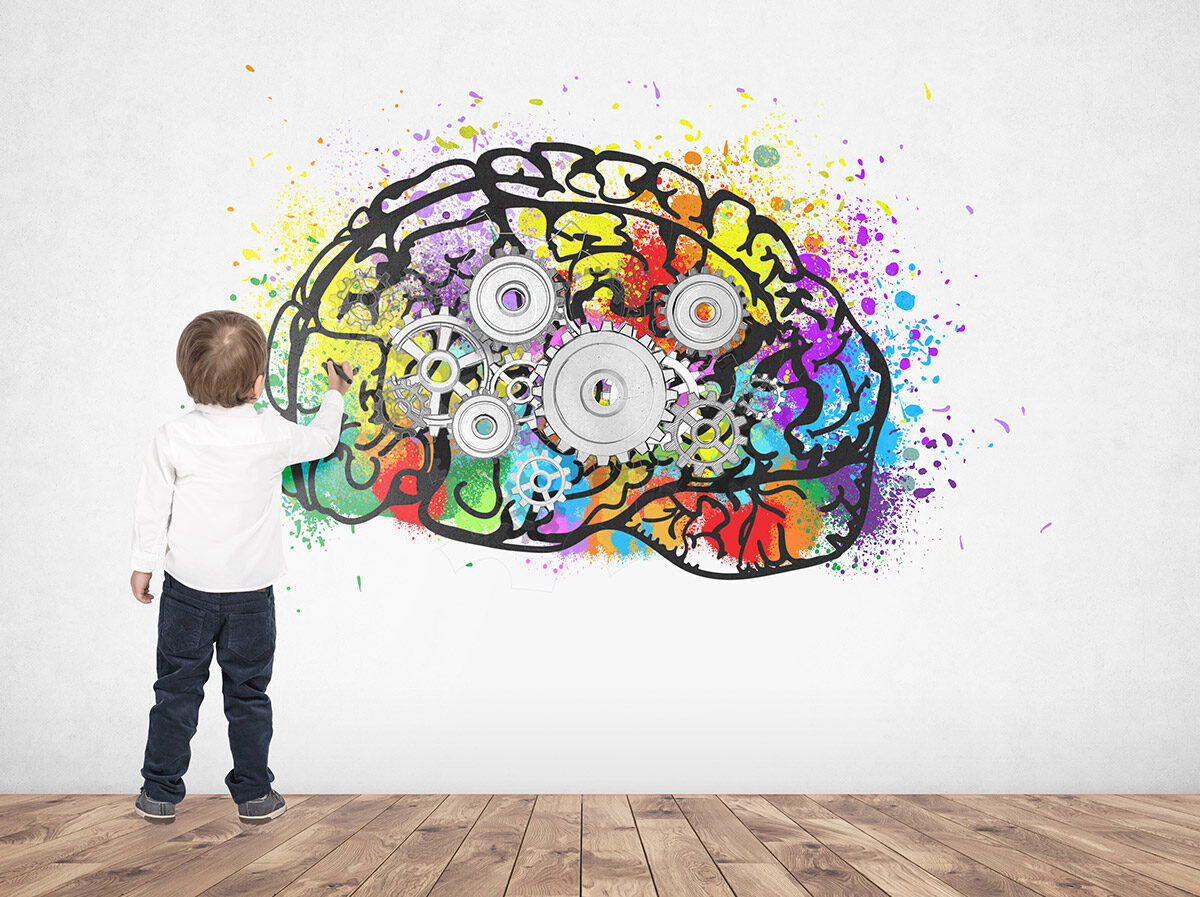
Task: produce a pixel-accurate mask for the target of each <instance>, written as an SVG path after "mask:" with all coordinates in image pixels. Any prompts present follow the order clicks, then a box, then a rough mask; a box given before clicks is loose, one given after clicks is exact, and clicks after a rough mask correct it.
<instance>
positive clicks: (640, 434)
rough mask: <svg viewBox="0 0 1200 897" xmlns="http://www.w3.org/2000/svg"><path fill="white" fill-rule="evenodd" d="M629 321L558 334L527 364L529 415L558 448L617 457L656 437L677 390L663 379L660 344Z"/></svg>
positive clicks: (646, 446)
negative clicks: (532, 401) (533, 410)
mask: <svg viewBox="0 0 1200 897" xmlns="http://www.w3.org/2000/svg"><path fill="white" fill-rule="evenodd" d="M633 334H634V330H633V327H632V326H631V325H629V324H625V325H622V327H621V329H619V330H617V329H614V327H613V324H612V322H611V321H605V322H604V323H603V324H602V325H601V326H600V327H593V326H592V325H590V324H588V325H587V326H585V327H584V328H583V329H582V330H581V331H580V333H579V334H578V335H576V334H574V333H571V332H569V331H568V332H566V333H564V335H563V343H562V345H561V346H554V347H551V348H550V349H548V350H547V353H546V358H545V359H543V360H542V361H540V362H539V363H538V365H537V367H536V368H535V373H536V375H537V378H538V380H537V383H536V384H535V386H534V395H535V396H536V398H537V401H538V406H537V415H538V419H539V422H540V423H541V429H542V431H543V432H545V433H548V434H550V435H553V436H557V437H558V448H559V450H560V451H564V452H565V451H568V450H570V449H574V450H575V453H576V455H577V456H578V457H580V458H588V457H595V459H596V463H598V464H606V463H609V462H610V461H612V460H617V461H621V462H625V461H628V460H629V456H630V453H631V452H635V453H644V452H648V451H649V450H650V445H651V444H652V443H656V442H658V441H659V440H660V439H661V434H662V429H661V424H662V422H663V421H667V420H670V418H671V411H670V409H669V404H670V403H671V402H673V401H674V400H675V399H676V398H677V397H678V393H677V391H676V390H674V389H672V388H671V387H669V386H668V385H667V378H666V372H665V371H664V369H663V360H664V358H665V357H666V356H665V354H664V353H663V352H662V350H660V349H658V348H657V347H656V346H655V345H654V341H653V340H652V339H651V338H650V336H649V335H643V336H642V337H635V336H634V335H633Z"/></svg>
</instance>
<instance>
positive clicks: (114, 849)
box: [0, 796, 233, 897]
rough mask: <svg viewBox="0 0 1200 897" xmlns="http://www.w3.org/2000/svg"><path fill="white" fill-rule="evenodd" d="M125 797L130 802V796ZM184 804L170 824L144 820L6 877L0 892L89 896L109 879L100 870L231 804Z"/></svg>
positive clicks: (208, 800) (28, 896)
mask: <svg viewBox="0 0 1200 897" xmlns="http://www.w3.org/2000/svg"><path fill="white" fill-rule="evenodd" d="M128 800H129V802H130V804H132V800H133V799H132V798H129V799H128ZM187 804H188V809H187V812H186V813H179V814H178V816H177V818H176V820H175V822H174V823H172V824H170V825H152V824H150V823H144V824H143V825H142V826H141V827H140V828H137V829H134V830H133V831H131V832H129V833H128V834H126V835H123V836H121V837H119V838H113V839H111V840H108V841H105V842H103V843H101V844H97V845H96V846H95V847H92V848H89V849H87V850H83V851H80V852H79V853H76V854H74V855H72V856H70V857H68V858H67V859H66V860H62V861H60V862H55V863H50V864H48V865H44V866H38V867H37V868H35V869H30V870H27V871H26V872H24V873H22V874H21V875H18V876H14V877H12V878H9V879H7V880H5V881H4V883H3V884H4V887H3V889H2V891H0V892H2V893H3V894H4V895H5V897H39V895H42V894H46V893H48V892H50V891H52V890H53V891H54V893H55V894H68V893H71V892H72V891H75V892H79V891H82V892H84V893H86V894H89V895H90V894H94V893H102V892H103V891H104V882H105V881H108V880H110V877H108V878H106V876H105V875H104V874H102V873H103V870H107V869H109V867H111V866H114V865H118V864H120V863H121V862H122V861H126V862H128V861H129V860H130V859H132V858H135V857H137V858H140V857H142V856H143V855H145V854H146V853H147V852H148V851H150V850H151V849H152V848H154V847H155V846H157V845H160V844H162V843H163V842H165V841H169V840H171V839H172V838H176V837H178V836H179V835H180V834H182V833H183V832H185V831H190V830H191V829H194V828H198V827H200V826H202V825H205V824H207V823H209V822H211V821H212V820H213V819H215V818H216V817H217V816H218V815H220V814H222V813H227V812H229V810H230V809H231V808H232V807H233V803H232V802H231V801H229V799H228V798H224V799H223V800H222V799H219V798H217V797H215V796H211V797H210V796H205V797H199V798H196V797H193V798H190V799H189V800H188V802H187ZM123 880H126V881H127V879H123Z"/></svg>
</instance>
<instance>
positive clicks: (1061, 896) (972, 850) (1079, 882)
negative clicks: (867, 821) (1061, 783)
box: [855, 794, 1113, 897]
mask: <svg viewBox="0 0 1200 897" xmlns="http://www.w3.org/2000/svg"><path fill="white" fill-rule="evenodd" d="M855 799H856V800H859V801H862V802H863V803H865V804H867V805H868V806H870V807H873V808H874V809H876V810H879V811H880V812H882V813H886V814H887V815H889V816H891V817H892V818H893V819H895V820H896V821H898V822H901V823H903V824H904V825H907V826H908V827H909V828H911V829H913V830H915V831H918V832H921V833H922V834H924V835H927V836H929V837H931V838H934V839H935V840H937V841H940V842H941V843H942V844H945V845H946V846H947V847H950V848H952V849H954V850H957V851H958V852H959V853H961V854H963V855H964V856H969V857H971V858H972V859H974V860H976V861H978V862H980V863H983V864H984V865H985V866H989V867H990V868H992V869H995V870H996V871H997V872H999V873H1000V874H1001V875H1005V876H1007V877H1009V878H1011V879H1012V880H1013V881H1016V882H1019V883H1020V884H1023V885H1025V886H1026V887H1028V888H1030V889H1031V890H1033V891H1036V892H1037V893H1039V894H1043V895H1045V897H1113V892H1112V891H1111V890H1109V889H1108V888H1101V887H1100V886H1098V885H1096V884H1093V883H1091V882H1089V881H1087V880H1085V879H1082V878H1080V877H1079V876H1077V875H1073V874H1071V873H1070V872H1067V871H1066V870H1064V869H1060V868H1058V867H1057V866H1054V865H1051V864H1050V863H1047V862H1045V861H1044V860H1041V859H1038V858H1037V857H1034V856H1031V855H1030V854H1028V853H1025V852H1022V851H1021V850H1018V849H1017V848H1015V847H1010V846H1009V845H1007V844H1004V843H1002V842H1000V841H997V840H995V839H993V838H990V837H988V836H986V835H984V834H982V833H980V832H978V831H974V830H972V829H970V828H968V827H966V826H964V825H960V824H959V823H958V822H955V821H953V820H951V819H949V818H947V817H945V816H942V815H939V814H937V813H934V812H932V811H930V810H927V809H924V808H923V807H919V806H917V805H916V804H913V803H910V802H909V800H905V799H904V798H901V797H898V796H896V795H863V794H859V795H855Z"/></svg>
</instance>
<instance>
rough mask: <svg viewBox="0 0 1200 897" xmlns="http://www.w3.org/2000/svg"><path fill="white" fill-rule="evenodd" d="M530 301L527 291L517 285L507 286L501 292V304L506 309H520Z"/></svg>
mask: <svg viewBox="0 0 1200 897" xmlns="http://www.w3.org/2000/svg"><path fill="white" fill-rule="evenodd" d="M527 302H529V297H528V296H526V295H525V291H524V290H521V289H520V288H518V287H516V286H508V287H505V289H504V292H502V293H501V294H500V305H501V307H503V308H504V310H505V311H520V310H521V309H522V308H524V307H525V304H526V303H527Z"/></svg>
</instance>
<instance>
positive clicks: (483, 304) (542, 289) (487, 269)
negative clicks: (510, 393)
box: [467, 251, 566, 347]
mask: <svg viewBox="0 0 1200 897" xmlns="http://www.w3.org/2000/svg"><path fill="white" fill-rule="evenodd" d="M467 307H468V312H469V316H470V320H471V322H472V323H473V324H474V325H475V326H476V327H477V328H478V329H479V330H480V331H482V332H483V333H484V334H485V335H486V336H487V337H488V339H490V340H491V341H492V343H493V344H494V345H495V346H497V347H501V346H525V345H528V344H529V343H531V342H532V341H533V340H535V339H537V338H538V337H539V336H543V335H545V334H546V333H548V332H550V331H553V330H557V329H558V327H559V326H561V324H562V322H563V321H564V320H565V319H566V287H565V286H564V285H563V283H562V281H561V280H560V279H559V278H558V272H557V271H555V270H554V269H553V268H551V267H550V266H548V265H546V264H544V263H543V262H542V261H541V260H540V259H538V258H536V257H535V256H534V255H533V254H532V253H526V252H517V251H514V252H510V253H508V254H506V255H500V256H497V257H495V258H492V259H489V260H488V261H486V262H484V263H483V265H482V266H480V268H479V270H477V271H476V272H475V274H474V275H473V276H472V277H471V279H470V289H469V291H468V294H467Z"/></svg>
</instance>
